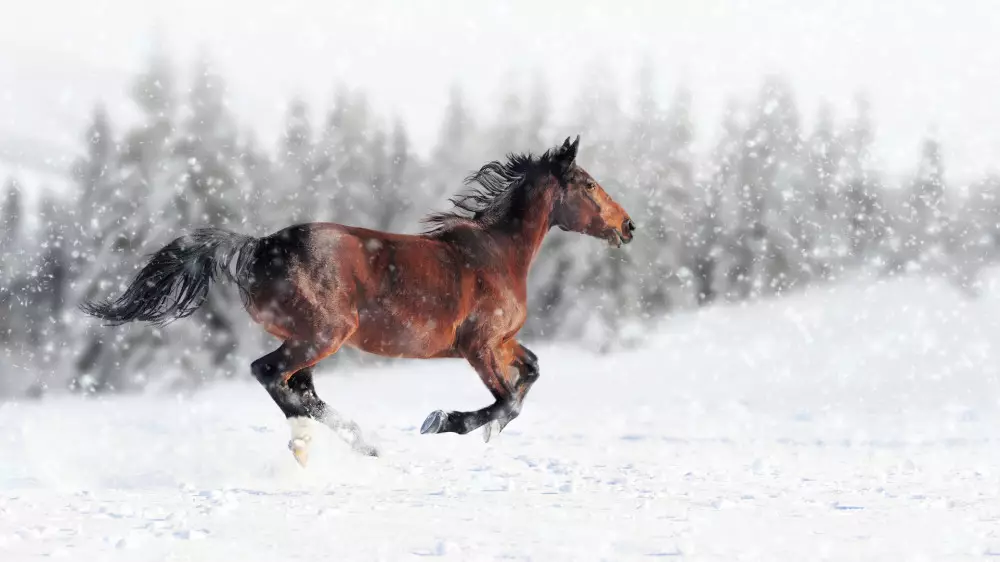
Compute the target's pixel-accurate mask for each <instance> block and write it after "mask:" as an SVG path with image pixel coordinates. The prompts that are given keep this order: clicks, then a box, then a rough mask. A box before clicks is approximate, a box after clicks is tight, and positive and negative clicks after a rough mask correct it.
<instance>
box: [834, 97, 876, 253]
mask: <svg viewBox="0 0 1000 562" xmlns="http://www.w3.org/2000/svg"><path fill="white" fill-rule="evenodd" d="M872 139H873V125H872V119H871V104H870V103H869V101H868V98H867V96H866V95H864V94H860V93H859V94H858V95H856V96H855V98H854V115H853V117H852V118H851V120H850V121H849V123H848V126H847V130H846V131H845V132H844V134H843V140H842V141H841V146H842V147H843V151H844V152H843V164H842V165H841V166H840V168H839V174H840V176H841V178H840V179H839V180H838V183H840V184H841V185H843V186H845V187H846V194H845V197H846V201H845V207H846V209H845V214H846V216H847V230H848V245H849V251H850V255H851V256H852V258H853V259H852V261H853V263H855V264H865V263H869V262H871V263H874V262H882V261H884V256H882V255H881V248H882V246H883V242H884V241H885V239H886V237H887V236H888V235H889V224H888V220H887V214H888V213H887V211H886V210H885V209H884V200H883V199H884V198H883V196H882V190H881V184H880V180H879V178H878V174H876V173H875V171H874V170H873V169H872V162H871V143H872Z"/></svg>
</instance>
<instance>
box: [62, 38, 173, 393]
mask: <svg viewBox="0 0 1000 562" xmlns="http://www.w3.org/2000/svg"><path fill="white" fill-rule="evenodd" d="M132 99H133V101H134V102H135V104H136V106H137V107H138V109H139V111H140V121H139V124H138V125H137V126H136V127H134V128H132V129H131V130H130V131H128V133H127V134H126V135H125V138H124V141H123V143H122V145H121V150H122V152H121V155H120V157H119V158H118V160H117V162H116V164H117V165H116V170H115V171H114V173H113V175H112V177H114V178H115V180H114V182H113V183H112V184H109V185H115V187H114V188H113V190H111V191H110V192H109V193H107V195H108V197H107V199H103V197H101V199H103V200H100V201H98V202H97V203H96V204H97V205H98V207H97V209H96V210H95V214H94V217H93V218H94V219H95V220H96V222H97V225H96V226H95V227H94V228H95V229H96V231H97V232H98V233H99V234H98V236H97V239H99V240H100V241H101V244H100V249H99V251H96V252H95V256H94V259H93V261H92V262H91V263H90V264H89V267H88V268H87V271H86V272H84V273H83V274H82V275H81V279H80V281H79V283H80V284H81V285H82V286H83V287H88V289H85V290H84V294H87V295H89V298H95V299H101V298H106V297H109V296H111V295H112V294H115V295H117V294H118V293H120V292H121V290H123V289H124V287H125V285H126V284H127V283H128V281H129V280H130V279H131V276H132V274H133V273H134V271H135V268H136V267H137V265H138V264H139V263H140V261H141V260H140V258H141V257H142V255H143V254H144V253H145V252H144V250H145V249H146V244H147V243H149V242H150V239H151V238H153V241H152V243H153V244H155V243H156V242H159V241H160V240H157V239H156V238H157V236H165V235H167V234H169V232H172V230H171V227H170V225H172V224H176V210H173V209H172V203H173V202H174V196H175V194H176V193H177V189H178V186H179V185H181V184H182V181H181V179H182V177H183V174H184V168H185V164H184V163H183V162H180V163H178V160H177V159H176V158H174V150H175V144H176V139H175V135H174V122H175V120H176V115H177V110H178V103H177V99H176V97H175V93H174V73H173V69H172V67H171V64H170V62H169V60H168V59H167V58H166V57H165V56H164V55H163V53H162V52H155V53H154V54H153V56H152V57H151V58H150V60H149V65H148V67H147V69H146V70H145V71H144V72H142V73H141V74H140V75H139V76H138V77H137V78H136V80H135V82H134V83H133V86H132ZM87 142H90V139H88V140H87ZM95 197H97V196H96V195H95ZM154 227H156V231H154ZM165 230H166V231H167V232H164V231H165ZM91 289H92V290H91ZM90 326H93V328H92V329H93V330H94V331H93V332H91V333H92V335H91V336H89V337H87V338H86V339H84V340H83V341H82V342H81V343H82V346H81V350H80V351H79V352H78V354H77V362H76V363H77V375H76V377H75V379H74V380H73V381H72V382H71V386H72V387H73V388H76V389H79V390H82V391H86V392H91V391H108V390H124V389H128V388H136V387H140V386H142V385H143V384H144V383H145V381H146V380H147V379H148V377H149V376H150V372H149V371H148V369H150V368H151V367H152V366H153V365H154V364H155V362H156V360H157V358H158V355H159V353H160V352H161V351H163V349H164V348H163V345H164V342H163V339H162V336H161V333H160V332H159V331H158V330H154V329H151V328H148V327H145V326H129V327H128V328H125V329H121V330H118V331H115V332H107V331H105V330H98V329H96V326H94V324H93V323H91V324H90ZM161 367H162V365H159V366H157V368H161Z"/></svg>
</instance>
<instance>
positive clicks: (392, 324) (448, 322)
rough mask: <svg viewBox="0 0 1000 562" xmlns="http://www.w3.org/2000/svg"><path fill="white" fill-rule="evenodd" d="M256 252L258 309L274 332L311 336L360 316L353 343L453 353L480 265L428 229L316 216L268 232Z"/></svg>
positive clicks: (388, 351) (410, 352) (415, 353)
mask: <svg viewBox="0 0 1000 562" xmlns="http://www.w3.org/2000/svg"><path fill="white" fill-rule="evenodd" d="M259 252H260V253H259V254H258V260H257V267H256V269H257V271H256V275H255V276H256V278H257V279H258V280H259V282H258V286H257V289H256V290H255V291H254V292H255V294H258V295H261V297H262V298H261V299H255V301H260V302H258V303H256V304H257V305H258V306H257V307H256V308H257V309H258V310H256V311H255V310H251V314H252V315H254V317H255V318H256V319H258V321H260V322H261V323H262V324H264V325H265V328H267V329H268V331H270V332H271V333H272V334H275V335H292V336H294V337H306V336H308V335H309V332H312V331H315V330H317V329H321V327H325V326H329V325H336V324H338V323H342V322H344V321H347V320H349V319H351V318H356V322H357V328H356V330H355V332H354V333H353V335H352V336H351V338H350V339H349V340H348V344H350V345H352V346H354V347H358V348H360V349H362V350H365V351H369V352H372V353H376V354H380V355H392V356H405V357H431V356H440V355H448V354H449V350H450V349H451V348H452V347H453V345H454V339H455V331H456V330H457V329H458V325H459V324H460V323H461V321H462V320H463V319H464V314H463V310H465V309H467V308H468V306H469V303H467V302H465V301H467V300H469V299H468V298H467V295H468V294H470V293H471V291H470V290H469V287H466V286H467V285H469V284H470V282H471V281H470V280H471V279H473V278H474V275H473V272H472V271H470V270H468V268H467V267H465V266H464V265H463V264H461V263H460V261H461V260H460V259H459V258H458V257H457V256H456V255H455V254H454V252H453V251H452V249H451V248H450V247H449V245H448V244H446V243H443V242H441V241H438V240H434V239H432V238H428V237H425V236H419V235H407V234H395V233H387V232H380V231H376V230H370V229H366V228H360V227H352V226H345V225H340V224H336V223H312V224H305V225H296V226H292V227H288V228H286V229H283V230H281V231H278V232H276V233H274V234H272V235H271V236H268V237H266V238H264V239H263V240H262V241H261V244H260V250H259ZM260 311H267V312H268V314H260V313H259V312H260ZM255 312H258V313H257V314H255Z"/></svg>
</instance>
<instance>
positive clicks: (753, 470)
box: [0, 275, 1000, 562]
mask: <svg viewBox="0 0 1000 562" xmlns="http://www.w3.org/2000/svg"><path fill="white" fill-rule="evenodd" d="M998 341H1000V280H997V279H996V276H995V275H994V279H993V280H992V281H991V282H989V283H987V289H986V290H985V291H984V294H983V296H982V297H981V298H979V299H978V300H967V299H966V298H964V297H963V296H962V295H960V294H959V293H957V292H956V291H955V290H954V289H953V288H952V287H951V286H949V285H947V284H945V283H944V282H939V281H934V280H931V281H924V280H917V279H909V280H902V281H894V282H891V283H886V284H881V285H872V286H862V285H859V284H854V285H846V286H842V287H834V288H826V289H821V290H815V291H812V292H810V293H808V294H803V295H798V296H794V297H790V298H786V299H783V300H776V301H772V302H765V303H758V304H755V305H752V306H748V307H717V308H713V309H710V310H706V311H702V312H698V313H693V314H688V315H681V316H677V317H674V318H672V319H669V320H668V321H666V322H665V323H664V325H663V328H662V329H661V330H659V331H658V332H656V334H655V335H651V336H650V338H649V341H648V342H647V344H646V345H645V346H643V348H642V349H640V350H636V351H631V352H622V353H618V354H614V355H606V356H599V355H593V354H590V353H588V352H586V351H581V350H579V349H571V348H557V347H545V346H538V347H536V348H535V351H536V352H537V353H538V355H539V356H540V359H541V366H542V379H541V380H540V381H539V383H538V384H537V385H535V387H534V389H533V390H532V392H531V395H530V396H529V398H528V400H527V403H526V406H525V409H524V412H523V414H522V415H521V417H520V418H519V419H517V420H516V421H515V422H513V423H512V424H511V425H510V426H509V427H508V428H507V430H506V431H505V432H504V433H503V434H501V435H500V436H499V437H494V439H493V440H492V441H491V442H490V443H489V444H485V443H483V441H482V440H481V438H480V435H479V434H478V433H475V434H470V435H467V436H456V435H420V434H419V431H418V427H419V425H420V423H421V422H422V421H423V419H424V417H425V415H426V414H427V413H429V412H430V411H431V410H434V409H437V408H444V409H466V408H476V407H479V406H482V405H485V404H486V403H487V401H488V399H489V397H488V394H487V392H486V391H485V390H484V389H483V388H482V387H481V384H480V383H479V381H478V379H477V377H476V375H475V374H474V373H473V372H472V370H471V369H470V368H468V367H467V366H465V365H464V364H462V363H460V362H458V361H412V362H405V363H400V364H399V365H396V366H393V367H390V368H384V369H374V370H358V371H354V372H343V373H338V374H337V375H333V374H330V375H328V376H322V377H320V378H319V379H318V382H317V385H318V388H319V391H320V394H321V395H322V396H323V397H324V398H326V399H327V401H328V402H330V403H331V404H333V405H334V406H335V407H339V409H340V410H341V411H342V412H343V413H345V414H347V415H349V416H351V417H353V418H354V419H355V420H357V421H358V422H359V423H360V424H361V425H362V427H363V428H364V429H365V430H366V431H367V434H368V435H369V436H370V437H371V438H372V439H373V440H374V441H375V442H377V444H378V445H379V446H380V448H381V450H382V453H383V456H382V457H381V458H378V459H371V458H363V457H359V456H357V455H354V454H352V453H350V452H349V449H348V447H347V446H346V445H344V444H343V443H342V442H340V441H338V440H337V438H336V437H335V436H334V435H332V433H330V432H321V431H319V428H317V431H316V435H317V437H316V442H315V445H314V448H313V456H312V461H311V464H310V466H309V467H308V468H307V469H301V468H300V467H299V466H298V465H297V464H296V463H295V461H294V459H293V458H292V456H291V454H290V453H289V452H288V451H287V449H286V448H285V447H286V442H287V440H288V430H287V427H286V424H285V422H284V420H283V419H282V417H281V414H280V413H279V411H278V409H277V408H276V407H275V406H274V405H273V404H272V403H271V401H270V399H269V398H268V397H267V396H266V394H265V393H264V391H263V390H261V389H260V388H258V387H257V386H256V384H255V383H252V382H251V381H250V380H247V381H246V382H240V383H235V382H234V383H229V384H223V385H218V386H213V387H211V388H209V389H207V390H205V391H204V392H202V393H200V394H197V395H195V396H193V397H186V398H176V397H163V396H159V397H156V396H145V397H127V398H110V399H105V400H100V401H98V400H92V401H80V400H77V399H72V398H53V399H49V400H46V401H45V402H44V403H22V404H4V405H3V406H0V560H3V561H5V562H8V561H10V562H12V561H20V560H31V559H34V558H36V557H57V556H62V557H63V558H64V559H66V560H73V561H77V560H79V561H96V560H128V561H133V560H134V561H142V560H206V561H213V562H215V561H222V560H239V561H241V562H250V561H257V560H261V561H275V560H282V561H284V560H378V559H383V560H407V559H416V558H421V557H442V558H445V559H454V560H493V559H514V560H526V559H532V560H545V561H549V560H601V559H607V560H627V559H641V558H644V557H680V558H687V559H698V560H706V559H717V560H735V559H763V560H807V559H808V560H815V559H833V560H862V559H871V560H904V559H905V560H920V559H925V560H945V559H969V560H980V559H984V558H988V557H991V556H1000V377H998V371H1000V347H998V346H997V342H998ZM247 378H248V379H249V378H250V377H249V375H248V377H247Z"/></svg>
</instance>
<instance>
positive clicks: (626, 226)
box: [551, 135, 635, 247]
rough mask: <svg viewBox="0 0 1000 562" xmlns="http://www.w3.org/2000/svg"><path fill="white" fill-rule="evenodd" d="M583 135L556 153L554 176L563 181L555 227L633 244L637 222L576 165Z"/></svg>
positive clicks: (555, 210) (554, 209)
mask: <svg viewBox="0 0 1000 562" xmlns="http://www.w3.org/2000/svg"><path fill="white" fill-rule="evenodd" d="M579 146H580V136H579V135H577V137H576V140H575V141H573V142H570V140H569V138H568V137H567V138H566V141H565V142H563V144H562V146H560V147H559V148H558V149H556V150H555V151H554V153H553V154H552V159H551V163H552V167H553V169H552V175H554V176H555V177H556V179H557V180H558V181H559V186H558V188H557V189H558V194H557V195H556V197H555V202H554V203H553V207H552V215H551V221H552V226H558V227H559V228H561V229H563V230H570V231H573V232H582V233H583V234H587V235H590V236H593V237H595V238H602V239H604V240H607V241H608V244H610V245H612V246H616V247H621V245H622V244H623V243H625V244H628V243H629V242H631V241H632V234H633V232H635V223H634V222H632V219H631V218H629V216H628V213H626V212H625V209H622V206H621V205H619V204H618V203H617V202H615V200H614V199H612V198H611V196H610V195H608V194H607V192H606V191H604V188H603V187H601V186H600V184H598V183H597V181H596V180H595V179H594V178H593V177H592V176H591V175H590V174H588V173H587V171H586V170H584V169H583V168H581V167H580V166H577V165H576V151H577V148H579Z"/></svg>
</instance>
